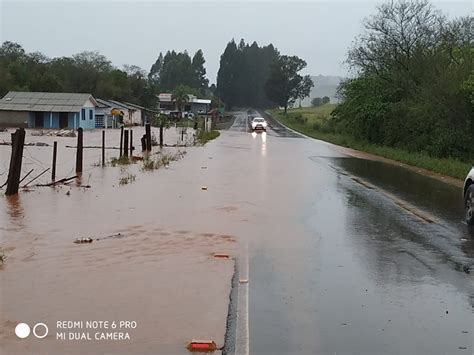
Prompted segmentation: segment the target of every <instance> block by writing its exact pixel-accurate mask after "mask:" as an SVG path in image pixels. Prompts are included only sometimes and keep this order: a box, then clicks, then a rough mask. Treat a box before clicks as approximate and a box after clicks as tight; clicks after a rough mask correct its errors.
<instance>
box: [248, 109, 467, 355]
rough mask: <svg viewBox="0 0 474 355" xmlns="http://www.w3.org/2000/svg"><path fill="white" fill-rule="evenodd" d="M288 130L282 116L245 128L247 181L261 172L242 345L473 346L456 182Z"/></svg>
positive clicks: (404, 350) (439, 350) (263, 350)
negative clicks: (253, 130) (255, 130)
mask: <svg viewBox="0 0 474 355" xmlns="http://www.w3.org/2000/svg"><path fill="white" fill-rule="evenodd" d="M242 119H243V120H245V116H244V115H243V116H242ZM270 122H271V121H270ZM271 124H272V122H271ZM290 137H291V138H289V137H285V134H284V133H283V134H282V131H281V126H279V127H278V130H277V131H273V130H272V128H270V129H269V131H268V133H267V134H266V135H265V138H263V136H261V135H260V134H259V135H257V136H256V137H255V138H254V139H253V140H254V142H255V141H256V143H255V144H257V145H258V144H260V145H261V146H262V154H260V155H257V156H254V157H253V159H251V161H253V164H254V169H255V171H254V173H253V176H251V177H250V176H249V183H253V184H260V179H259V178H258V177H260V176H265V183H264V184H262V185H259V186H260V188H261V191H260V198H261V200H262V204H261V205H260V206H259V208H260V209H261V212H260V214H261V220H260V223H259V225H257V226H255V228H256V229H257V230H258V232H257V234H258V237H256V238H255V239H253V240H251V241H250V242H249V250H250V272H249V274H250V280H251V284H250V301H249V302H250V307H249V309H250V353H252V354H427V355H428V354H471V353H472V352H473V337H474V332H473V330H474V329H473V325H474V311H473V305H474V284H473V282H474V281H473V276H472V275H473V273H472V265H473V263H474V260H473V256H474V236H473V234H472V231H469V230H468V228H467V227H466V225H465V224H464V223H463V221H462V216H463V214H462V213H463V211H462V201H461V191H460V189H459V188H456V187H452V186H450V185H447V184H445V183H442V182H439V181H438V180H435V179H433V178H429V177H425V176H422V175H419V174H417V173H415V172H413V171H409V170H406V169H403V168H401V167H398V166H395V165H389V164H386V163H381V162H378V161H370V160H364V159H357V158H353V157H348V156H345V155H342V154H340V153H339V151H340V150H338V149H334V148H332V146H331V145H329V144H326V143H323V142H319V141H316V140H312V139H304V138H300V139H295V138H294V136H293V134H291V135H290ZM263 147H265V148H263ZM263 151H265V154H263ZM254 160H255V161H254ZM420 216H421V217H420ZM469 272H471V273H469Z"/></svg>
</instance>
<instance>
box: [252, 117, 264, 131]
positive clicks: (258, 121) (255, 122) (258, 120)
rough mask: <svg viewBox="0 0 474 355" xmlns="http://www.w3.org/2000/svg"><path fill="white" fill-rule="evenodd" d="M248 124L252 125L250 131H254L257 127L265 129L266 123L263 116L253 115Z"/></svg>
mask: <svg viewBox="0 0 474 355" xmlns="http://www.w3.org/2000/svg"><path fill="white" fill-rule="evenodd" d="M250 125H251V126H252V131H256V130H257V129H263V130H264V131H266V130H267V125H268V124H267V121H265V119H264V118H263V117H254V118H253V119H252V122H251V123H250Z"/></svg>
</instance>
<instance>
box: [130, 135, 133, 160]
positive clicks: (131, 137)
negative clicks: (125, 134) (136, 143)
mask: <svg viewBox="0 0 474 355" xmlns="http://www.w3.org/2000/svg"><path fill="white" fill-rule="evenodd" d="M130 156H133V129H130Z"/></svg>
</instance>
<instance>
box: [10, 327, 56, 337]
mask: <svg viewBox="0 0 474 355" xmlns="http://www.w3.org/2000/svg"><path fill="white" fill-rule="evenodd" d="M48 332H49V329H48V326H47V325H46V324H44V323H36V324H35V326H34V327H33V335H34V336H35V337H36V338H38V339H43V338H45V337H46V336H47V335H48ZM30 333H31V328H30V326H29V325H28V324H26V323H18V324H17V326H16V327H15V334H16V336H17V337H18V338H20V339H25V338H27V337H28V336H29V335H30Z"/></svg>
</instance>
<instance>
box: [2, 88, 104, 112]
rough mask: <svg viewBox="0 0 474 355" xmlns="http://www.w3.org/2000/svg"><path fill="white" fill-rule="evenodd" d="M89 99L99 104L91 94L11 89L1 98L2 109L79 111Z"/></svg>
mask: <svg viewBox="0 0 474 355" xmlns="http://www.w3.org/2000/svg"><path fill="white" fill-rule="evenodd" d="M87 100H91V101H92V103H93V104H94V105H96V106H97V101H96V100H95V99H94V97H93V96H92V95H91V94H81V93H66V92H20V91H10V92H9V93H8V94H6V95H5V96H4V97H3V98H2V99H0V110H3V111H40V112H79V111H80V110H81V108H82V107H84V105H85V103H86V102H87Z"/></svg>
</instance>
